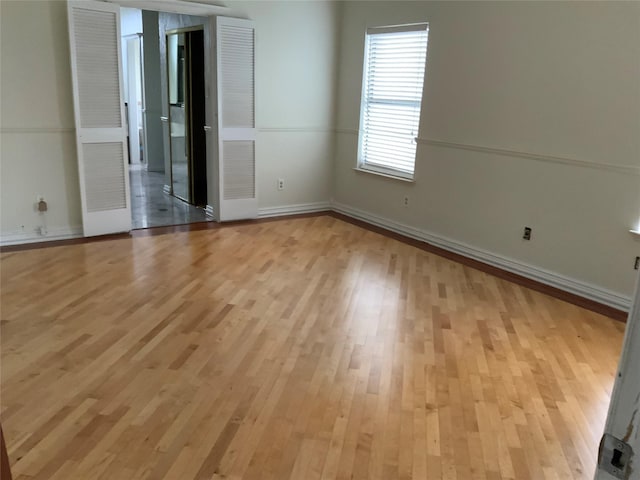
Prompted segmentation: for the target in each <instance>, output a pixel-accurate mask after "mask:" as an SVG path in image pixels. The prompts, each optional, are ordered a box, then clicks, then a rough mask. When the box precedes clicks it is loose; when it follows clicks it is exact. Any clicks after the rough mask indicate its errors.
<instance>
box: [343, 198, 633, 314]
mask: <svg viewBox="0 0 640 480" xmlns="http://www.w3.org/2000/svg"><path fill="white" fill-rule="evenodd" d="M332 210H333V211H335V212H338V213H342V214H343V215H347V216H348V217H352V218H355V219H358V220H362V221H364V222H366V223H369V224H372V225H376V226H378V227H381V228H384V229H385V230H390V231H392V232H395V233H399V234H401V235H404V236H406V237H409V238H413V239H415V240H421V241H423V242H425V243H428V244H430V245H433V246H435V247H439V248H442V249H444V250H447V251H449V252H453V253H456V254H458V255H462V256H464V257H467V258H471V259H473V260H477V261H479V262H482V263H485V264H487V265H491V266H492V267H497V268H499V269H501V270H505V271H507V272H511V273H515V274H517V275H520V276H522V277H526V278H529V279H531V280H535V281H536V282H539V283H543V284H545V285H549V286H551V287H555V288H558V289H560V290H563V291H565V292H568V293H572V294H574V295H577V296H580V297H583V298H586V299H589V300H593V301H594V302H598V303H601V304H603V305H608V306H609V307H613V308H615V309H618V310H623V311H625V312H628V311H629V309H630V308H631V298H629V297H626V296H624V295H620V294H618V293H616V292H612V291H610V290H607V289H604V288H601V287H597V286H595V285H591V284H589V283H585V282H581V281H579V280H575V279H573V278H569V277H565V276H564V275H560V274H558V273H555V272H551V271H549V270H544V269H542V268H538V267H534V266H533V265H528V264H526V263H522V262H519V261H517V260H514V259H510V258H507V257H502V256H500V255H496V254H494V253H491V252H488V251H486V250H482V249H479V248H476V247H472V246H471V245H467V244H464V243H461V242H457V241H455V240H452V239H450V238H446V237H442V236H440V235H436V234H433V233H431V232H428V231H426V230H422V229H419V228H414V227H411V226H409V225H404V224H402V223H398V222H396V221H394V220H390V219H388V218H385V217H381V216H378V215H374V214H372V213H369V212H365V211H363V210H359V209H357V208H353V207H349V206H347V205H343V204H341V203H337V202H333V203H332Z"/></svg>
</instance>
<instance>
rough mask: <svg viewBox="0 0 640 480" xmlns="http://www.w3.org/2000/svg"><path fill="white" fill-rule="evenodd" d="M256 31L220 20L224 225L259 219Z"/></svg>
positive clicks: (241, 22) (244, 24) (251, 25)
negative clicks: (231, 221)
mask: <svg viewBox="0 0 640 480" xmlns="http://www.w3.org/2000/svg"><path fill="white" fill-rule="evenodd" d="M254 52H255V27H254V23H253V22H251V21H248V20H240V19H236V18H224V17H218V18H217V19H216V56H217V62H216V63H217V82H218V96H217V97H218V148H219V168H220V175H219V178H220V185H219V191H220V199H219V201H220V221H228V220H240V219H245V218H256V217H257V216H258V200H257V196H256V149H255V138H256V129H255V93H254V92H255V53H254Z"/></svg>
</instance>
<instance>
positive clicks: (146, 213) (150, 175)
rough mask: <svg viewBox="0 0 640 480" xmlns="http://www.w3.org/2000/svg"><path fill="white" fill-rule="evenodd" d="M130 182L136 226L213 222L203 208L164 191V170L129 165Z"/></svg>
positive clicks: (132, 210) (132, 212)
mask: <svg viewBox="0 0 640 480" xmlns="http://www.w3.org/2000/svg"><path fill="white" fill-rule="evenodd" d="M129 181H130V184H131V220H132V227H133V229H138V228H149V227H162V226H167V225H181V224H184V223H197V222H208V221H213V219H212V218H211V217H209V216H207V215H206V214H205V211H204V209H202V208H198V207H194V206H193V205H189V204H188V203H186V202H182V201H180V200H178V199H177V198H175V197H172V196H171V195H167V194H166V193H164V192H163V187H164V174H163V173H156V172H147V171H146V170H144V169H143V168H141V167H140V166H133V165H130V166H129Z"/></svg>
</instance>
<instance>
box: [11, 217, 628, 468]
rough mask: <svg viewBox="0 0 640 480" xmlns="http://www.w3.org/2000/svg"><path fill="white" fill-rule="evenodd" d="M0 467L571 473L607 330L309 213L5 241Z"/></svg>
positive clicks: (608, 323) (593, 414)
mask: <svg viewBox="0 0 640 480" xmlns="http://www.w3.org/2000/svg"><path fill="white" fill-rule="evenodd" d="M1 268H2V272H1V275H2V277H1V280H2V285H1V307H2V340H1V345H2V398H1V406H2V415H1V418H2V425H3V428H4V432H5V437H6V440H7V445H8V450H9V456H10V459H11V463H12V467H13V472H14V478H16V479H20V480H25V479H38V480H40V479H51V480H63V479H64V480H69V479H90V480H93V479H96V480H97V479H111V480H113V479H115V480H136V479H179V480H188V479H222V478H226V479H247V480H249V479H289V478H290V479H300V480H307V479H317V478H326V479H333V478H339V479H347V478H354V479H384V480H392V479H396V478H397V479H409V478H412V479H439V478H452V479H458V480H466V479H475V478H478V479H498V478H505V479H518V480H522V479H528V478H531V479H546V478H549V479H560V480H565V479H571V478H576V479H578V478H579V479H582V478H592V475H593V471H594V468H595V462H596V453H597V446H598V441H599V437H600V435H601V433H602V429H603V424H604V420H605V417H606V412H607V406H608V401H609V395H610V392H611V388H612V385H613V380H614V374H615V369H616V365H617V359H618V355H619V352H620V349H621V344H622V336H623V330H624V325H623V324H622V323H620V322H616V321H614V320H611V319H609V318H607V317H603V316H601V315H598V314H595V313H592V312H590V311H587V310H583V309H581V308H578V307H576V306H573V305H570V304H567V303H564V302H562V301H560V300H556V299H554V298H551V297H547V296H545V295H542V294H539V293H536V292H533V291H531V290H528V289H525V288H523V287H520V286H517V285H515V284H512V283H509V282H507V281H504V280H500V279H498V278H496V277H492V276H490V275H487V274H485V273H482V272H479V271H477V270H473V269H471V268H469V267H465V266H463V265H461V264H458V263H454V262H452V261H450V260H446V259H444V258H441V257H438V256H435V255H433V254H430V253H427V252H424V251H422V250H419V249H416V248H414V247H411V246H408V245H406V244H403V243H400V242H398V241H396V240H393V239H390V238H387V237H384V236H381V235H378V234H376V233H373V232H369V231H366V230H363V229H361V228H359V227H357V226H354V225H351V224H348V223H345V222H343V221H340V220H338V219H336V218H333V217H330V216H320V217H313V218H302V219H288V220H282V221H274V222H269V223H258V224H248V225H234V226H229V227H225V228H221V229H217V230H205V231H195V232H187V233H174V234H167V235H161V236H153V237H143V238H135V239H121V240H111V241H105V242H99V243H91V244H84V245H71V246H64V247H55V248H46V249H41V250H30V251H24V252H17V253H5V254H3V255H2V261H1Z"/></svg>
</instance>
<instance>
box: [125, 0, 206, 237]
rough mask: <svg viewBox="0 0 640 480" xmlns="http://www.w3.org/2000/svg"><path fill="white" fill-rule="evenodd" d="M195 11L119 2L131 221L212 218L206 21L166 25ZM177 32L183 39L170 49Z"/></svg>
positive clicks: (136, 224) (155, 223)
mask: <svg viewBox="0 0 640 480" xmlns="http://www.w3.org/2000/svg"><path fill="white" fill-rule="evenodd" d="M190 18H195V17H189V16H186V15H179V14H165V13H160V12H156V11H147V10H140V9H136V8H128V7H122V8H121V9H120V33H121V45H122V56H121V58H122V62H121V63H122V72H123V97H124V102H125V116H126V121H127V129H126V130H127V133H128V135H127V153H128V157H129V161H128V170H129V172H128V173H129V175H128V177H129V184H130V192H131V224H132V228H133V229H141V228H151V227H160V226H170V225H180V224H185V223H197V222H205V221H212V220H213V218H212V217H211V216H210V215H208V214H207V212H206V205H207V172H206V139H205V136H204V126H205V120H206V119H205V111H204V108H205V107H204V105H205V98H204V92H205V76H204V75H205V73H204V72H205V69H204V62H205V60H204V31H203V29H204V22H203V24H202V25H200V26H199V27H197V28H193V27H192V28H186V29H183V30H184V31H181V30H179V29H178V30H176V31H169V30H167V25H170V24H171V21H174V22H176V23H178V24H181V23H185V22H186V23H189V19H190ZM172 34H175V37H176V40H180V43H181V45H178V42H177V41H176V42H175V47H180V48H173V49H172V50H171V51H170V50H169V47H170V43H169V42H168V41H167V39H169V38H170V37H171V36H172ZM178 52H179V53H180V55H181V57H180V59H179V58H178V55H177V54H178ZM172 53H173V54H175V55H174V57H171V54H172ZM172 75H173V76H172ZM171 78H173V79H174V81H175V83H176V85H175V86H174V87H173V88H174V90H175V95H174V96H173V97H172V94H171V91H170V90H171V88H172V86H171V85H170V83H171ZM168 83H169V84H168ZM178 86H179V87H180V89H179V93H180V95H179V96H178V95H177V94H178V90H177V89H176V87H178ZM170 119H171V120H170Z"/></svg>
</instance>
